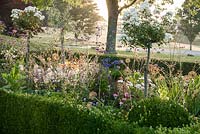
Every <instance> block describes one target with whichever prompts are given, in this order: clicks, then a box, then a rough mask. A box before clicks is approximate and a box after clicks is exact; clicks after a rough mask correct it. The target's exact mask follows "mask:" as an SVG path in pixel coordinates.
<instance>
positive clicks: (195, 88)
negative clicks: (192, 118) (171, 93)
mask: <svg viewBox="0 0 200 134" xmlns="http://www.w3.org/2000/svg"><path fill="white" fill-rule="evenodd" d="M199 89H200V75H199V76H196V77H195V78H194V79H191V80H190V82H189V84H188V89H187V90H186V92H185V95H184V100H185V103H184V105H185V107H186V108H187V109H188V111H189V112H190V113H192V114H194V115H199V114H200V91H199Z"/></svg>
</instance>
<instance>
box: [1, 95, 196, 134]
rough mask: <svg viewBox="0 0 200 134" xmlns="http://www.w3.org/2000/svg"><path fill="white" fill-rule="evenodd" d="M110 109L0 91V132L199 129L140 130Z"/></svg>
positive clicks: (151, 132)
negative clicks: (90, 107) (120, 118)
mask: <svg viewBox="0 0 200 134" xmlns="http://www.w3.org/2000/svg"><path fill="white" fill-rule="evenodd" d="M113 110H114V109H112V108H105V109H102V110H100V109H97V108H92V109H87V108H84V107H83V106H81V105H79V104H75V103H74V102H73V101H71V100H69V99H67V98H65V97H64V96H63V95H58V94H57V95H48V97H47V96H43V97H41V96H38V95H28V94H16V93H6V92H5V91H0V113H1V114H0V133H1V134H13V133H15V134H27V133H28V134H35V133H38V134H55V133H59V134H68V133H70V134H99V133H101V134H113V133H114V134H122V133H124V134H144V133H145V134H155V133H156V134H168V133H170V134H173V133H176V134H182V133H183V134H185V133H187V134H197V133H199V130H200V124H199V123H196V124H193V125H190V126H186V127H183V128H173V129H171V128H164V127H161V126H159V127H157V128H156V129H154V128H151V127H139V126H138V125H137V124H136V123H128V122H126V121H123V120H118V118H113V116H112V114H116V113H115V112H114V111H113ZM107 111H108V112H107ZM117 116H118V115H115V117H117Z"/></svg>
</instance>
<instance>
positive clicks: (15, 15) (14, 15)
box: [10, 9, 22, 19]
mask: <svg viewBox="0 0 200 134" xmlns="http://www.w3.org/2000/svg"><path fill="white" fill-rule="evenodd" d="M21 12H22V10H20V9H12V11H11V13H12V14H11V15H10V17H12V18H13V19H14V18H15V19H18V18H19V14H20V13H21Z"/></svg>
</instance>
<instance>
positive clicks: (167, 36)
mask: <svg viewBox="0 0 200 134" xmlns="http://www.w3.org/2000/svg"><path fill="white" fill-rule="evenodd" d="M170 40H173V35H172V34H170V33H165V38H164V41H165V42H169V41H170Z"/></svg>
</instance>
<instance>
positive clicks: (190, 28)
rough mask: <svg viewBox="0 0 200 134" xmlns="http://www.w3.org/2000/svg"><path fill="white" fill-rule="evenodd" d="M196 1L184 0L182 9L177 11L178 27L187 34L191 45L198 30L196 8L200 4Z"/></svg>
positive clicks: (199, 19)
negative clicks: (178, 17)
mask: <svg viewBox="0 0 200 134" xmlns="http://www.w3.org/2000/svg"><path fill="white" fill-rule="evenodd" d="M197 1H198V0H197ZM197 1H191V0H186V1H185V2H184V4H183V5H182V7H183V9H182V10H179V13H178V15H179V16H180V24H181V25H180V27H179V28H180V29H181V30H182V31H183V33H184V35H185V36H187V38H188V40H189V42H190V44H191V45H192V42H193V41H194V40H195V38H196V36H197V35H198V34H199V32H200V11H199V10H198V9H199V7H198V6H199V5H200V4H199V5H198V4H197V3H195V2H197Z"/></svg>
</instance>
